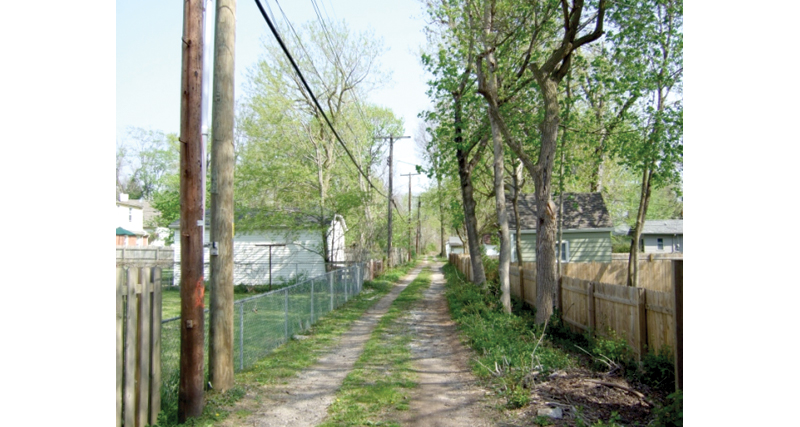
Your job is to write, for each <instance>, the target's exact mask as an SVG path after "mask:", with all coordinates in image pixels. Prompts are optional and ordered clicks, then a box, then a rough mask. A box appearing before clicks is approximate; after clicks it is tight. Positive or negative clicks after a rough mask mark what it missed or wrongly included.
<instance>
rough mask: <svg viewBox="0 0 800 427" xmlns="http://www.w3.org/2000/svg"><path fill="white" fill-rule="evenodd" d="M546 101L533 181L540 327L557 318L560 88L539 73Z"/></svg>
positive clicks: (537, 306)
mask: <svg viewBox="0 0 800 427" xmlns="http://www.w3.org/2000/svg"><path fill="white" fill-rule="evenodd" d="M536 80H537V82H538V83H539V87H540V88H541V90H542V96H543V98H544V106H545V117H544V121H543V122H542V150H541V152H540V154H539V161H538V162H537V164H536V172H537V173H536V174H535V175H534V177H533V180H534V187H535V188H536V212H537V215H538V219H537V221H536V323H544V322H545V321H546V320H547V319H549V318H550V316H551V315H552V314H553V305H554V302H555V299H554V297H555V291H556V279H557V278H556V254H555V247H556V241H555V240H556V226H557V224H556V206H555V203H553V200H552V191H553V189H552V175H553V164H554V162H555V154H556V145H557V142H558V125H559V121H560V120H559V117H558V114H559V107H558V87H557V85H556V82H555V81H554V80H553V79H552V78H550V77H549V76H546V75H543V74H542V73H536Z"/></svg>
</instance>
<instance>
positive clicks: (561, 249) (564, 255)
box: [556, 241, 569, 262]
mask: <svg viewBox="0 0 800 427" xmlns="http://www.w3.org/2000/svg"><path fill="white" fill-rule="evenodd" d="M556 257H557V258H558V257H560V258H561V262H569V241H563V242H560V244H558V243H557V244H556Z"/></svg>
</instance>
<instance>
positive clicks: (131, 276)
mask: <svg viewBox="0 0 800 427" xmlns="http://www.w3.org/2000/svg"><path fill="white" fill-rule="evenodd" d="M138 279H139V271H138V269H136V268H133V267H131V268H128V272H127V280H126V282H127V285H128V292H127V294H128V295H127V299H128V307H127V310H125V311H126V312H125V316H126V319H125V323H126V325H125V326H126V328H125V392H124V394H125V396H124V399H123V402H124V403H123V412H124V417H125V425H126V426H135V425H136V335H137V330H136V329H137V328H136V308H137V306H138V304H137V303H136V284H137V283H138Z"/></svg>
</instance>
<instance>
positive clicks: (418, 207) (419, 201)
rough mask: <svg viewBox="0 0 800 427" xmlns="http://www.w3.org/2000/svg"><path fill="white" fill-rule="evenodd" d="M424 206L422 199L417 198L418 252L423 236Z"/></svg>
mask: <svg viewBox="0 0 800 427" xmlns="http://www.w3.org/2000/svg"><path fill="white" fill-rule="evenodd" d="M421 207H422V200H421V199H417V253H419V241H420V238H421V237H422V221H421V219H420V212H421V210H420V208H421Z"/></svg>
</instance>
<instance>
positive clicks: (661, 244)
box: [658, 237, 664, 251]
mask: <svg viewBox="0 0 800 427" xmlns="http://www.w3.org/2000/svg"><path fill="white" fill-rule="evenodd" d="M658 250H659V251H663V250H664V239H662V238H660V237H659V238H658Z"/></svg>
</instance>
